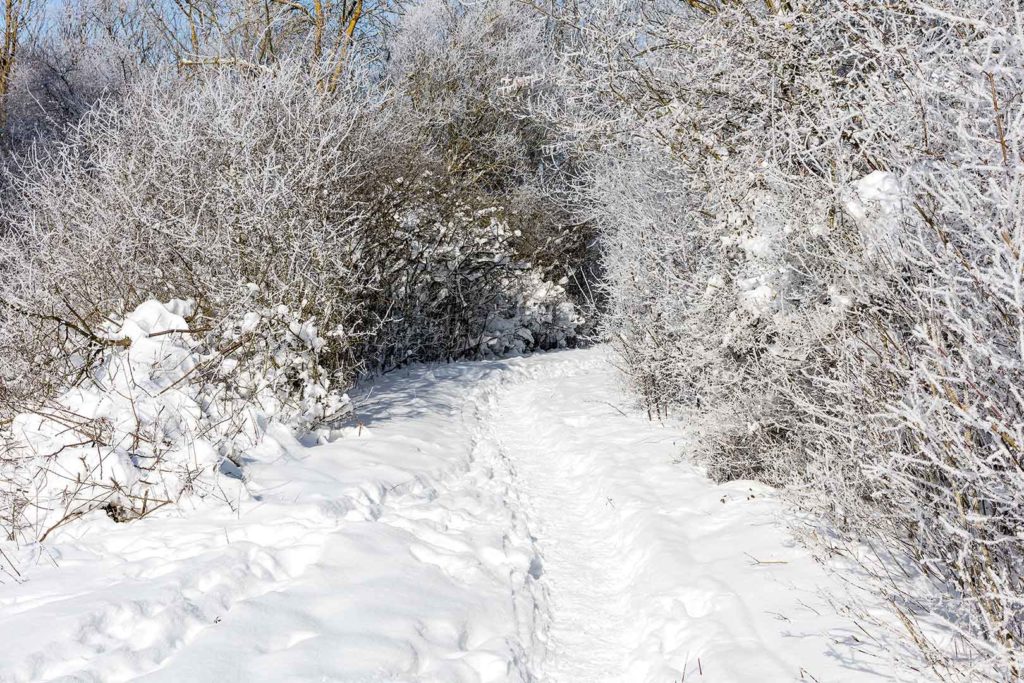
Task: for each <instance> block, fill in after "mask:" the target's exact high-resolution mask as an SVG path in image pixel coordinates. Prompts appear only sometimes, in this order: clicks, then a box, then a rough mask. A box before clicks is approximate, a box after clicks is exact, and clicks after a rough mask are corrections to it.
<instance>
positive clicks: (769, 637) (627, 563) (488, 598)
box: [0, 349, 886, 683]
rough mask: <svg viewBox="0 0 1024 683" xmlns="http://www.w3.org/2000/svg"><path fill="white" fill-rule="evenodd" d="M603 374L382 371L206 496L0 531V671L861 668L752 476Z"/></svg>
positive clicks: (297, 674) (448, 676) (816, 575)
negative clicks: (332, 425)
mask: <svg viewBox="0 0 1024 683" xmlns="http://www.w3.org/2000/svg"><path fill="white" fill-rule="evenodd" d="M616 377H617V375H616V372H615V370H614V368H613V367H612V366H611V364H610V358H609V356H608V354H607V352H606V351H605V350H603V349H596V350H588V351H569V352H560V353H552V354H546V355H538V356H533V357H529V358H521V359H514V360H509V361H494V362H481V363H461V364H454V365H445V366H439V367H434V368H426V367H418V368H412V369H410V370H407V371H403V372H400V373H394V374H393V375H391V376H389V377H388V378H386V380H384V381H380V382H378V383H377V384H376V385H375V386H373V387H365V388H364V389H363V392H362V395H361V394H360V392H356V394H355V395H354V398H355V399H356V404H357V406H359V407H358V408H357V415H358V417H359V419H360V424H359V425H357V426H355V427H352V428H349V429H346V430H344V431H343V432H337V433H333V434H330V435H328V436H330V437H331V438H330V439H323V438H322V439H321V441H329V442H325V443H320V444H306V445H304V444H302V443H299V442H298V441H296V440H294V439H293V438H292V437H291V436H290V435H289V434H288V433H287V432H285V431H284V430H283V429H280V428H276V429H272V430H271V432H270V437H271V438H269V439H267V440H266V441H265V443H264V444H263V445H262V446H261V447H259V448H258V449H257V450H256V451H254V452H253V453H252V454H251V462H249V463H248V465H247V467H246V481H245V483H244V485H243V484H241V483H240V482H238V481H237V480H235V479H232V478H230V477H224V479H223V482H222V484H223V485H222V492H221V493H222V495H221V496H220V497H222V498H223V499H224V500H214V499H213V498H214V497H208V498H207V499H206V500H201V501H200V500H195V499H193V500H192V505H191V507H190V508H189V509H181V510H172V509H170V508H164V509H161V510H160V511H158V512H157V513H154V514H153V515H151V516H149V517H147V518H145V519H143V520H141V521H138V522H134V523H131V524H115V523H114V522H112V521H110V520H109V519H107V518H106V516H105V515H104V514H103V513H102V512H96V513H93V514H91V515H90V516H88V517H86V518H84V519H82V520H80V521H78V522H76V523H74V524H70V525H68V526H67V527H64V528H61V529H60V530H58V531H57V532H55V533H54V534H53V535H52V536H51V537H50V538H49V539H47V542H46V544H45V546H43V547H39V546H36V547H30V548H21V549H20V550H18V551H17V552H16V553H15V552H14V551H13V550H12V549H10V548H6V549H5V550H6V551H7V553H8V554H9V555H10V554H14V555H15V556H14V557H12V558H11V559H13V560H14V562H15V565H16V567H17V569H18V571H20V576H18V577H17V580H15V578H13V577H5V580H4V583H3V584H2V585H0V643H2V645H0V680H4V681H26V680H103V681H107V680H111V681H116V680H129V679H142V680H154V681H155V680H162V681H218V683H220V682H223V681H283V680H311V681H322V680H328V681H384V680H388V681H445V682H448V681H453V682H454V681H541V682H548V681H551V682H562V681H565V682H570V681H571V682H574V683H577V682H579V683H582V682H590V681H626V682H630V683H632V682H634V681H635V682H638V683H639V682H644V681H652V682H653V681H657V682H664V683H668V682H669V681H681V680H686V681H787V680H794V681H795V680H806V681H812V680H816V681H822V682H824V681H855V680H883V679H885V678H886V676H885V675H884V674H885V668H886V667H885V666H884V664H883V663H882V662H881V660H879V659H875V658H874V657H873V655H872V654H871V653H870V652H866V651H864V649H863V646H862V645H861V644H860V643H859V641H858V640H857V639H856V638H855V637H854V636H855V634H856V627H855V626H854V625H853V624H852V623H850V622H848V621H847V620H846V619H845V618H844V617H841V616H838V615H836V614H835V612H834V610H833V609H831V608H830V607H829V606H828V602H827V600H826V599H825V598H824V597H823V595H822V591H827V590H830V589H831V588H835V587H836V579H834V578H832V577H830V576H829V575H828V574H827V573H826V572H825V570H824V569H822V568H821V567H820V566H819V565H817V564H816V563H815V562H814V561H813V560H812V559H811V558H810V556H809V554H808V553H807V552H806V551H805V550H803V549H802V548H801V547H800V546H799V545H797V544H796V543H794V542H793V541H792V539H791V537H790V535H789V533H788V532H787V531H786V529H785V528H784V526H783V525H782V523H781V521H780V519H781V516H780V515H779V512H780V511H781V509H782V508H781V506H780V504H779V503H778V502H777V501H776V500H774V498H773V497H772V495H771V493H770V492H769V491H767V490H766V489H764V488H763V487H761V486H759V485H756V484H753V483H743V482H741V483H732V484H729V485H725V486H717V485H714V484H712V483H711V482H709V481H708V480H707V479H706V478H704V477H703V476H702V475H701V474H700V473H699V472H698V471H697V470H696V469H695V468H694V467H693V466H691V465H690V464H688V463H687V462H686V460H685V455H686V450H687V448H686V445H687V438H688V437H687V436H686V435H685V434H684V433H683V432H680V431H672V430H670V429H669V428H666V427H663V426H659V425H657V424H653V423H650V422H649V421H648V420H647V419H646V417H645V416H644V415H642V414H640V413H639V412H638V411H636V410H635V409H634V408H632V407H631V406H630V405H629V402H628V399H626V398H625V394H624V392H623V391H622V390H621V389H620V387H619V386H618V384H617V379H616ZM225 500H226V501H230V503H228V502H225Z"/></svg>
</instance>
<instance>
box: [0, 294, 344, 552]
mask: <svg viewBox="0 0 1024 683" xmlns="http://www.w3.org/2000/svg"><path fill="white" fill-rule="evenodd" d="M194 308H195V307H194V304H193V303H192V302H185V301H180V300H175V301H171V302H170V303H168V304H161V303H159V302H157V301H147V302H145V303H143V304H141V305H140V306H139V307H138V308H136V309H135V310H134V311H133V312H132V313H131V314H129V315H128V316H127V318H126V319H125V320H124V321H123V322H122V323H120V324H114V325H109V326H108V329H104V330H101V332H100V334H102V335H103V339H104V340H105V341H106V342H107V343H108V347H107V348H106V349H105V350H104V351H102V352H101V353H99V354H98V355H97V356H96V357H95V358H92V359H90V362H88V363H83V365H82V367H81V372H80V375H81V376H80V377H79V378H78V379H77V381H76V382H75V383H74V385H73V386H72V387H71V388H69V389H68V390H67V391H66V392H65V393H63V394H62V395H59V396H57V397H55V398H54V399H52V400H50V401H47V402H46V403H44V404H42V405H38V406H36V407H35V408H34V409H33V410H31V411H28V412H23V413H20V414H17V415H15V416H14V417H13V419H12V420H11V424H10V426H9V427H8V428H6V429H4V430H3V433H2V434H3V438H4V441H3V447H4V456H3V480H4V482H5V487H4V490H3V493H2V494H0V510H2V516H3V519H4V520H5V527H6V535H7V536H8V538H15V539H36V538H38V539H39V540H40V541H43V540H45V539H46V538H47V536H49V535H50V534H51V533H52V532H53V531H54V530H55V529H56V528H58V527H59V526H62V525H64V524H67V523H69V522H72V521H74V520H75V519H77V518H78V517H80V516H82V515H84V514H87V513H89V512H91V511H93V510H95V509H97V508H102V509H103V510H105V511H106V513H107V514H108V515H109V516H110V517H111V518H112V519H114V520H116V521H119V522H123V521H128V520H131V519H135V518H138V517H142V516H145V515H146V514H148V513H150V512H152V511H153V510H156V509H158V508H160V507H162V506H164V505H168V504H177V503H179V501H180V499H181V497H182V496H184V495H197V496H199V497H206V496H210V495H216V494H217V488H216V487H215V485H214V482H215V480H216V478H217V474H218V472H232V473H234V474H236V476H241V473H242V470H241V469H240V467H241V466H242V465H243V464H244V462H245V460H246V457H247V455H246V454H247V453H248V452H249V451H250V450H251V449H252V448H254V447H256V446H258V445H259V444H260V443H261V442H262V440H263V438H264V436H265V434H266V431H267V429H268V428H269V427H270V426H271V425H272V424H274V423H278V424H281V425H287V426H288V427H289V428H291V429H294V430H296V431H297V432H298V433H302V431H304V430H308V429H309V428H310V427H312V426H313V425H319V424H323V423H326V422H330V421H331V420H336V419H338V418H339V417H343V416H344V415H345V414H346V412H347V411H348V410H349V409H350V405H349V401H348V397H347V396H346V395H345V394H344V393H343V391H338V390H337V389H335V388H334V387H332V385H331V381H330V378H329V375H328V373H327V371H326V370H324V368H323V367H321V366H320V365H319V362H318V361H319V355H318V353H319V351H320V349H321V347H322V346H323V345H324V340H323V339H322V338H320V336H319V335H318V333H317V330H316V327H315V325H313V324H312V322H311V321H302V320H300V319H298V318H296V317H295V315H294V314H290V313H289V311H288V310H287V309H286V308H284V307H281V308H279V309H276V310H273V311H262V312H252V313H249V314H247V315H246V316H245V317H244V318H243V319H242V320H239V321H236V324H227V325H225V326H224V327H222V328H219V329H218V330H217V331H216V334H215V335H202V334H193V333H192V332H191V331H190V328H189V323H188V322H187V319H190V318H192V317H193V316H194V313H195V311H194Z"/></svg>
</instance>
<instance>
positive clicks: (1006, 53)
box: [567, 0, 1024, 680]
mask: <svg viewBox="0 0 1024 683" xmlns="http://www.w3.org/2000/svg"><path fill="white" fill-rule="evenodd" d="M584 11H586V10H584ZM580 23H581V25H582V26H584V30H585V31H587V33H588V35H596V36H599V37H598V38H597V39H595V40H594V43H595V44H596V45H597V47H596V48H595V49H593V50H590V51H589V52H587V51H584V52H583V53H582V54H583V55H584V57H583V58H580V56H579V53H578V54H577V56H576V57H575V59H574V62H573V69H572V70H571V71H570V72H569V77H568V79H567V83H568V84H570V85H571V84H572V83H577V84H578V83H582V84H584V87H583V88H582V89H580V90H579V92H580V100H582V101H584V102H586V104H585V106H583V107H581V108H580V109H579V110H578V112H577V117H578V120H579V124H578V125H577V127H576V129H577V130H582V131H585V133H586V135H585V137H584V142H588V144H590V145H591V146H592V147H596V148H598V149H597V151H596V153H595V155H594V162H593V169H594V171H593V173H594V175H593V178H594V182H593V183H592V184H591V185H590V186H589V190H588V193H587V194H588V196H589V197H590V199H591V206H592V209H593V215H594V217H595V220H596V222H597V223H598V225H599V227H600V229H601V230H602V231H603V235H604V241H603V244H604V246H605V252H604V259H605V266H606V273H607V279H606V282H605V287H606V292H607V295H608V298H609V301H610V304H609V310H608V311H607V315H606V318H605V325H606V328H607V330H608V333H609V335H610V336H611V338H612V340H613V343H614V344H615V345H616V346H617V347H618V349H619V351H620V352H621V353H622V355H623V357H624V366H625V368H626V371H627V372H628V373H629V374H630V376H631V378H632V381H633V385H634V386H635V387H636V389H637V391H638V392H639V393H640V395H641V396H642V397H643V398H644V400H645V401H646V402H647V403H648V404H649V405H650V406H651V408H652V410H653V411H657V412H659V413H662V414H665V413H669V414H673V413H675V414H680V413H682V414H683V415H685V416H687V418H688V419H690V420H694V421H695V423H696V424H698V425H700V426H701V427H702V433H703V435H704V439H703V445H702V451H703V452H702V453H701V458H702V460H703V461H704V462H705V463H706V464H707V466H708V469H709V471H710V472H711V473H712V474H713V475H714V476H716V477H718V478H721V479H731V478H756V479H761V480H764V481H768V482H771V483H773V484H776V485H782V486H787V487H788V490H789V491H790V492H791V493H792V495H793V496H794V498H795V499H796V501H797V502H798V503H800V504H801V505H804V506H806V507H808V508H810V509H811V510H813V511H814V512H816V513H819V514H822V515H824V516H825V517H826V518H827V519H829V520H830V521H831V522H832V523H833V524H834V525H835V526H836V527H838V528H839V529H840V530H842V531H843V532H846V533H847V534H848V535H849V537H850V538H852V539H854V540H855V541H856V542H857V543H859V544H861V545H860V546H859V547H860V548H863V549H871V550H872V551H873V552H874V553H877V554H878V557H880V558H882V559H883V561H882V562H881V564H879V563H878V562H877V561H876V560H875V559H874V558H870V559H868V556H869V555H870V553H868V554H867V555H865V556H864V559H863V561H864V562H865V565H866V568H867V569H868V571H869V572H870V573H874V574H875V575H876V577H877V578H878V581H877V586H876V588H877V590H879V591H881V592H882V593H883V594H884V595H885V596H886V598H887V599H888V600H889V601H890V603H891V604H892V606H893V607H894V609H895V610H896V612H897V613H898V615H899V619H900V620H901V621H902V623H903V624H904V625H905V627H906V633H905V634H904V635H905V636H909V638H911V639H912V640H913V641H915V642H916V643H917V644H918V645H920V647H921V648H922V651H923V653H924V654H925V656H926V658H927V660H928V664H929V665H930V666H931V667H932V671H931V672H930V673H931V674H935V675H939V676H943V677H946V676H948V677H958V676H960V677H964V678H966V679H970V680H977V679H979V678H982V677H991V678H995V679H1002V678H1016V677H1019V676H1020V675H1021V672H1022V671H1024V669H1022V666H1024V661H1022V652H1024V516H1022V511H1024V451H1022V447H1024V446H1022V444H1024V441H1022V437H1024V403H1022V400H1021V381H1022V379H1024V377H1022V374H1021V373H1022V369H1024V332H1022V330H1024V296H1022V292H1024V289H1022V283H1024V261H1022V258H1021V250H1022V249H1024V212H1022V207H1024V203H1022V198H1024V102H1022V97H1021V92H1022V90H1024V30H1022V26H1024V14H1022V10H1021V8H1020V6H1019V4H1017V3H1015V2H1012V1H1010V0H1005V1H1001V0H997V1H995V2H992V1H987V2H978V1H975V0H942V1H940V2H919V1H917V0H900V1H898V2H886V3H879V2H872V1H869V0H829V1H828V2H803V1H802V0H781V1H779V2H767V3H766V2H724V1H723V2H690V3H667V2H666V3H659V2H655V3H636V4H633V3H628V2H609V3H596V4H595V5H594V6H592V7H591V8H590V14H589V15H588V16H587V17H586V18H585V19H584V20H582V21H581V22H580ZM595 83H599V84H600V85H599V87H594V84H595ZM610 124H611V125H610ZM613 128H614V129H615V130H618V131H628V133H626V134H619V133H616V132H615V130H613ZM586 136H589V140H588V138H587V137H586ZM830 543H832V541H830ZM857 547H858V546H853V549H854V550H855V549H856V548H857ZM832 549H834V548H832ZM888 572H891V574H889V573H888Z"/></svg>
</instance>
